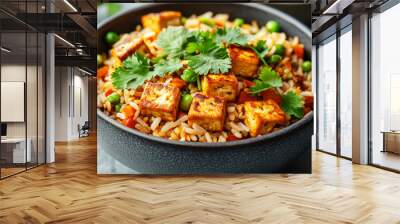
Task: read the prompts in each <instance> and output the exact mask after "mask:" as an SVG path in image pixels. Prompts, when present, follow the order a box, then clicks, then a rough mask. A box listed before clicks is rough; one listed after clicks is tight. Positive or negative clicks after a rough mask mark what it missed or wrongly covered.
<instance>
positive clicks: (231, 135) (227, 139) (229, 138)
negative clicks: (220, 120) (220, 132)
mask: <svg viewBox="0 0 400 224" xmlns="http://www.w3.org/2000/svg"><path fill="white" fill-rule="evenodd" d="M237 140H239V139H238V138H236V136H234V135H233V134H229V135H228V137H227V138H226V141H228V142H231V141H237Z"/></svg>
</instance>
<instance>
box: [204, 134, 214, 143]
mask: <svg viewBox="0 0 400 224" xmlns="http://www.w3.org/2000/svg"><path fill="white" fill-rule="evenodd" d="M204 136H205V137H206V140H207V142H212V141H213V140H212V138H211V135H210V133H208V132H206V134H205V135H204Z"/></svg>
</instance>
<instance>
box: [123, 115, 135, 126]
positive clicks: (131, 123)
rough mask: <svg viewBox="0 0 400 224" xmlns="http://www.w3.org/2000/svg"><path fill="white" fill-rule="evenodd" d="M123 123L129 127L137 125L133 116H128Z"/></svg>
mask: <svg viewBox="0 0 400 224" xmlns="http://www.w3.org/2000/svg"><path fill="white" fill-rule="evenodd" d="M122 124H123V125H125V126H127V127H129V128H134V127H135V120H133V117H128V118H126V119H124V120H123V121H122Z"/></svg>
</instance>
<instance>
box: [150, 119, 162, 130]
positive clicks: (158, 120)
mask: <svg viewBox="0 0 400 224" xmlns="http://www.w3.org/2000/svg"><path fill="white" fill-rule="evenodd" d="M160 123H161V118H160V117H156V118H155V119H154V120H153V122H152V123H151V125H150V129H151V130H152V131H154V130H156V129H157V128H158V125H160Z"/></svg>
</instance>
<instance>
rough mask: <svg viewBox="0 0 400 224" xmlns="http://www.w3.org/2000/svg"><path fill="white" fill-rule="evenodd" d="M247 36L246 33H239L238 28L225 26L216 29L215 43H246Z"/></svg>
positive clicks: (242, 44)
mask: <svg viewBox="0 0 400 224" xmlns="http://www.w3.org/2000/svg"><path fill="white" fill-rule="evenodd" d="M248 41H249V38H248V36H247V35H246V34H244V33H241V32H240V29H239V28H226V29H221V28H219V29H218V30H217V35H216V42H217V44H226V45H231V44H237V45H241V46H245V45H247V42H248Z"/></svg>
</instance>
